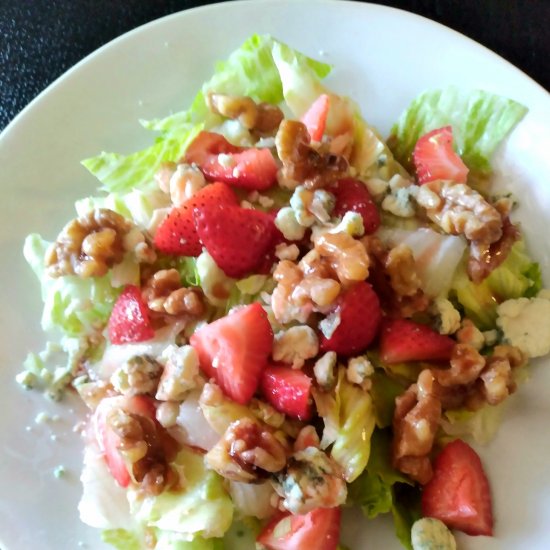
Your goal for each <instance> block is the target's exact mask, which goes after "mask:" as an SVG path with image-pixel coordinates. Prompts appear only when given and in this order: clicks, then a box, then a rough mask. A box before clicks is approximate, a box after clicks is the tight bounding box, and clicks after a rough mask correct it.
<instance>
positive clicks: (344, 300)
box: [320, 282, 382, 356]
mask: <svg viewBox="0 0 550 550" xmlns="http://www.w3.org/2000/svg"><path fill="white" fill-rule="evenodd" d="M330 315H335V317H336V318H338V317H339V319H340V323H339V324H338V326H337V327H336V329H335V331H334V332H333V333H332V336H331V337H330V338H326V336H324V335H321V343H320V345H321V349H322V350H323V351H335V352H336V353H339V354H341V355H347V356H349V355H356V354H357V353H360V352H362V351H364V350H365V349H366V348H367V347H368V346H369V344H370V343H371V342H372V341H373V340H374V338H375V336H376V334H377V332H378V327H379V325H380V320H381V318H382V313H381V310H380V301H379V300H378V296H377V295H376V293H375V292H374V290H373V289H372V286H371V285H370V284H369V283H366V282H360V283H356V284H355V285H353V286H352V287H350V288H349V289H347V290H346V291H345V292H344V293H343V294H341V295H340V297H339V298H338V301H337V305H336V309H335V310H334V311H333V312H332V313H331V314H330Z"/></svg>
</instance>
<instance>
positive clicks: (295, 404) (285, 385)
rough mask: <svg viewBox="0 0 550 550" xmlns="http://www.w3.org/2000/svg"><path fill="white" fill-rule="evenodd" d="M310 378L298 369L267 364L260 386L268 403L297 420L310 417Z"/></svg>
mask: <svg viewBox="0 0 550 550" xmlns="http://www.w3.org/2000/svg"><path fill="white" fill-rule="evenodd" d="M311 383H312V380H311V378H310V377H309V376H308V375H307V374H305V373H304V372H302V371H301V370H299V369H293V368H290V367H282V366H269V367H267V368H266V369H265V370H264V372H263V374H262V380H261V382H260V386H261V388H262V393H263V395H264V397H265V399H266V401H267V402H268V403H270V404H271V405H273V407H275V408H276V409H277V410H278V411H279V412H282V413H284V414H286V415H288V416H290V417H292V418H297V419H298V420H309V419H310V418H311V412H312V410H311Z"/></svg>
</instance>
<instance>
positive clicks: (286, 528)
mask: <svg viewBox="0 0 550 550" xmlns="http://www.w3.org/2000/svg"><path fill="white" fill-rule="evenodd" d="M341 515H342V513H341V510H340V508H315V509H314V510H312V511H311V512H309V513H307V514H304V515H300V516H298V515H293V514H291V513H290V512H287V513H284V514H278V515H276V516H275V517H274V518H273V519H272V520H271V521H270V522H269V523H268V524H267V525H266V526H265V527H264V529H263V531H262V532H261V533H260V535H259V536H258V542H259V543H260V544H261V545H263V547H264V548H267V550H336V549H337V548H338V541H339V538H340V522H341Z"/></svg>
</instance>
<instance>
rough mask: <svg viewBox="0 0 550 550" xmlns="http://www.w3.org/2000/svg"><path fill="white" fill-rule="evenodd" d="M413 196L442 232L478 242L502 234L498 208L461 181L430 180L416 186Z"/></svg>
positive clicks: (493, 238) (492, 239)
mask: <svg viewBox="0 0 550 550" xmlns="http://www.w3.org/2000/svg"><path fill="white" fill-rule="evenodd" d="M416 200H417V202H418V204H419V205H420V206H423V207H424V208H425V209H426V214H427V215H428V217H429V218H430V219H431V220H432V221H433V222H434V223H436V224H437V225H439V227H441V229H443V231H445V233H449V234H451V235H464V236H465V237H466V238H467V239H468V240H469V241H478V242H482V243H494V242H496V241H498V240H499V239H500V237H501V235H502V217H501V215H500V213H499V212H498V210H497V209H496V208H494V207H493V206H491V205H490V204H489V203H488V202H487V201H486V200H485V199H484V198H483V197H482V196H481V195H480V194H479V193H478V192H477V191H474V190H473V189H472V188H471V187H469V186H468V185H466V184H465V183H453V182H451V181H442V180H435V181H430V182H428V183H425V184H424V185H422V186H421V187H420V190H419V191H418V195H417V197H416Z"/></svg>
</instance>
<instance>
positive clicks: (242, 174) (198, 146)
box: [185, 132, 278, 191]
mask: <svg viewBox="0 0 550 550" xmlns="http://www.w3.org/2000/svg"><path fill="white" fill-rule="evenodd" d="M220 155H223V157H220ZM185 161H186V162H188V163H195V164H197V165H198V167H199V168H200V170H201V172H202V173H203V174H204V177H205V178H206V179H207V180H209V181H222V182H224V183H228V184H230V185H234V186H236V187H243V188H245V189H256V190H258V191H263V190H265V189H269V188H270V187H272V186H273V184H274V183H275V182H276V181H277V170H278V167H277V163H276V162H275V159H274V158H273V155H272V154H271V152H270V151H269V149H257V148H254V147H251V148H248V149H245V148H243V147H236V146H235V145H232V144H231V143H229V142H228V141H227V140H226V139H225V138H224V137H223V136H221V135H219V134H213V133H212V132H201V133H200V134H199V135H198V136H197V137H196V138H195V140H194V141H193V142H192V143H191V145H190V146H189V147H188V149H187V152H186V153H185Z"/></svg>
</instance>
